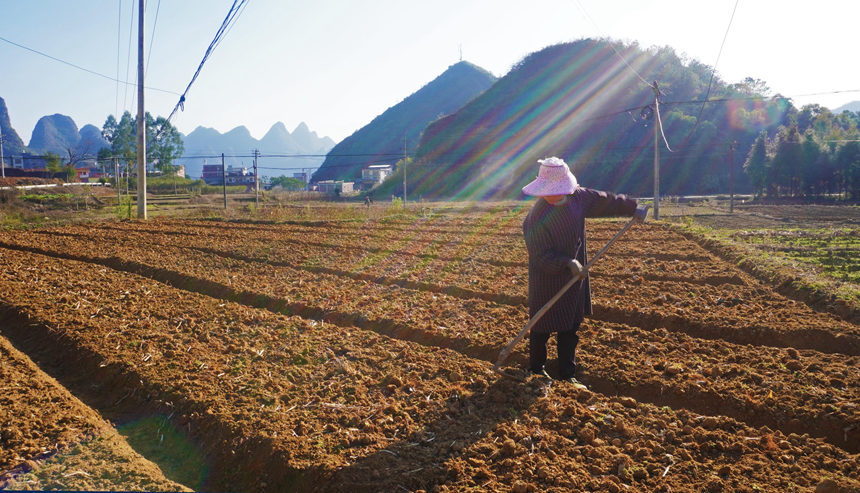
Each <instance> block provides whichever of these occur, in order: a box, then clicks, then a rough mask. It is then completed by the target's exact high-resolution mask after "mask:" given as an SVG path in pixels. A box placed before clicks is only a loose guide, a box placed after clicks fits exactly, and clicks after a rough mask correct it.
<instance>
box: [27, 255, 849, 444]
mask: <svg viewBox="0 0 860 493" xmlns="http://www.w3.org/2000/svg"><path fill="white" fill-rule="evenodd" d="M34 253H40V254H45V253H44V252H34ZM48 254H49V255H50V253H48ZM57 257H58V258H67V259H70V260H77V261H83V262H88V263H93V264H96V265H103V266H105V267H110V268H112V269H115V270H117V271H123V272H128V273H132V274H137V275H141V276H143V277H147V278H149V279H153V280H155V281H159V282H163V283H165V284H167V285H170V286H173V287H176V288H179V289H183V290H186V291H190V292H194V293H198V294H204V295H207V296H211V297H213V298H216V299H223V300H229V301H234V302H237V303H241V304H243V305H246V306H249V307H254V308H262V309H266V310H270V311H273V312H275V313H283V314H286V315H299V316H302V317H304V318H308V319H313V320H321V321H324V322H326V323H331V324H334V325H336V326H339V327H343V328H348V327H358V328H361V329H363V330H368V331H373V332H376V333H378V334H381V335H385V336H388V337H393V338H395V339H398V340H402V341H407V342H413V343H418V344H421V345H424V346H428V347H443V348H449V349H453V350H455V351H457V352H459V353H461V354H463V355H465V356H468V357H470V358H474V359H480V360H484V361H487V362H493V361H494V360H495V358H496V357H497V355H498V352H499V350H500V349H501V346H500V345H497V344H496V345H494V344H490V345H480V344H477V343H475V341H468V340H463V339H459V338H456V337H446V336H444V335H441V334H439V333H438V332H433V331H428V330H424V329H421V328H418V327H415V326H412V325H409V324H408V323H407V324H405V323H401V322H397V321H394V320H391V319H385V318H377V319H374V318H367V317H366V316H365V315H363V314H361V313H357V312H351V313H350V312H338V311H328V310H323V309H320V308H318V307H313V306H308V305H306V304H303V303H296V302H292V303H290V302H287V301H286V300H283V299H277V298H272V297H270V296H268V295H266V294H262V293H254V292H247V291H236V290H235V289H233V288H232V287H230V286H226V285H223V284H219V283H216V282H213V281H210V280H206V279H200V278H195V277H191V276H187V275H184V274H181V273H179V272H175V271H171V270H168V269H161V268H153V267H151V266H147V265H143V264H138V263H135V262H128V261H123V260H119V259H103V260H101V259H93V258H88V257H82V258H70V257H71V256H70V255H57ZM601 315H603V316H604V317H605V315H606V314H605V313H604V314H599V315H598V317H597V318H598V320H601V319H605V318H604V317H601ZM628 317H629V320H633V321H635V322H636V325H637V326H642V325H643V318H642V317H641V316H639V315H636V314H628ZM614 321H615V322H618V321H619V320H614ZM624 321H627V320H626V319H625V320H624ZM662 327H664V325H659V324H655V325H653V326H650V327H648V328H650V329H660V328H662ZM669 328H670V329H671V326H669ZM687 330H689V327H688V328H687ZM705 335H713V334H711V333H706V334H705ZM722 335H723V336H724V335H725V334H722ZM697 336H701V335H700V334H697ZM745 336H746V334H744V336H742V337H745ZM758 337H762V334H758ZM745 342H746V341H741V343H745ZM770 342H771V343H772V342H773V341H770ZM786 347H791V346H786ZM794 347H796V348H797V347H800V348H802V347H803V346H802V345H795V346H794ZM524 362H525V358H524V355H522V354H520V353H517V354H515V356H514V357H513V358H511V360H510V363H514V364H522V363H524ZM592 378H593V379H594V382H595V384H596V385H597V386H596V388H597V389H602V390H605V392H604V393H608V394H612V393H621V394H625V395H630V396H633V397H635V398H637V399H642V398H643V397H645V399H644V401H645V402H650V403H653V404H656V405H671V406H673V407H677V408H688V409H691V410H693V411H696V412H703V411H704V410H705V409H707V408H708V406H710V408H711V409H713V408H714V405H715V403H714V402H713V400H710V399H711V398H712V396H711V395H710V394H708V393H703V395H697V392H692V393H690V394H687V393H685V392H683V391H682V392H678V391H677V389H676V388H675V387H673V386H671V385H670V384H669V383H658V384H650V385H646V386H644V388H640V387H642V386H641V385H638V384H627V385H626V386H618V385H617V384H615V385H614V387H615V390H612V388H613V385H612V382H613V380H614V379H613V378H612V377H610V376H604V377H598V376H592V375H590V374H589V375H588V376H586V377H585V379H586V380H588V381H589V383H591V381H592V380H591V379H592ZM655 385H656V387H659V388H660V389H661V392H660V393H657V394H654V393H653V392H652V391H653V390H654V388H655ZM649 396H650V397H649ZM655 398H656V399H655ZM703 398H704V400H703ZM715 400H717V401H718V402H717V403H716V409H719V410H720V411H719V412H720V413H722V412H725V413H726V414H727V415H728V416H731V417H735V418H737V419H739V420H741V421H745V418H748V417H749V416H748V415H747V411H748V410H749V407H748V406H746V405H745V404H743V403H739V402H741V401H737V400H731V399H730V400H723V399H715ZM702 406H705V407H702ZM753 417H754V420H753V421H752V422H751V423H750V424H752V425H755V426H764V425H767V426H770V427H771V428H773V429H779V430H781V431H783V432H784V433H786V434H788V433H793V432H800V433H809V434H811V435H813V436H823V437H826V438H827V439H828V440H829V441H830V442H831V443H833V444H834V445H836V446H839V447H843V448H846V447H848V448H847V450H848V451H850V452H856V451H857V450H852V449H851V448H850V447H851V445H847V446H846V443H845V441H844V440H843V439H842V436H843V435H845V436H847V432H845V431H844V428H846V427H847V426H853V424H854V423H853V422H845V421H839V420H834V419H829V418H826V417H825V418H824V419H821V418H818V419H817V421H815V422H816V425H815V426H811V425H807V424H804V423H806V422H813V421H812V420H813V417H811V416H810V417H808V418H809V419H808V420H798V419H793V420H791V421H790V422H788V421H787V420H785V419H783V420H782V421H780V420H778V419H777V418H776V417H775V415H773V414H772V413H770V412H769V411H768V410H767V409H765V410H764V412H759V413H757V414H755V415H754V416H753ZM852 443H858V442H852Z"/></svg>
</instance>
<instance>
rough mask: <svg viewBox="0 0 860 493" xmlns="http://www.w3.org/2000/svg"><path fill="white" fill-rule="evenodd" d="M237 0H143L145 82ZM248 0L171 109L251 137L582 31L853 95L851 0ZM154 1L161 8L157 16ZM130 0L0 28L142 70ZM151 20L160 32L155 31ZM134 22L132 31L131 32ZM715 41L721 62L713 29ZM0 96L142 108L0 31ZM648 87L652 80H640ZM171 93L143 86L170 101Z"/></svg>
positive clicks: (341, 133)
mask: <svg viewBox="0 0 860 493" xmlns="http://www.w3.org/2000/svg"><path fill="white" fill-rule="evenodd" d="M232 3H233V2H232V0H206V1H202V0H181V1H179V0H163V1H158V0H155V1H153V0H150V1H149V2H147V5H146V11H147V13H146V17H145V19H146V25H147V27H146V31H145V36H146V39H145V44H146V47H147V50H148V48H149V46H150V43H151V44H152V50H151V53H149V52H147V53H146V57H147V58H148V59H149V64H148V65H147V76H146V82H145V85H146V86H148V87H152V88H158V89H164V90H168V91H172V92H174V93H181V92H182V91H183V90H184V89H185V87H186V85H187V84H188V82H189V81H190V80H191V77H192V75H193V74H194V71H195V70H196V69H197V66H198V64H199V62H200V60H201V59H202V57H203V54H204V52H205V50H206V47H207V46H208V45H209V43H210V42H211V41H212V38H213V37H214V35H215V32H216V31H217V29H218V27H219V26H220V25H221V22H222V20H223V19H224V16H225V15H226V14H227V11H228V10H229V9H230V6H231V4H232ZM735 4H736V2H735V0H710V1H708V2H689V1H603V0H579V1H577V0H566V1H560V0H535V1H533V2H522V1H514V0H504V1H500V0H493V1H490V0H486V1H464V0H434V1H432V2H415V1H403V0H372V1H371V0H321V1H301V2H283V1H279V0H249V2H248V3H247V7H246V8H245V10H244V12H243V13H242V15H241V17H239V18H238V20H237V21H236V24H235V26H234V27H233V28H232V29H231V30H230V31H229V32H228V33H227V34H226V36H225V37H224V39H223V41H222V43H221V44H220V45H219V46H218V47H217V48H216V50H215V51H214V53H213V54H212V56H211V57H210V59H209V60H208V62H207V63H206V64H205V65H204V67H203V69H202V71H201V73H200V76H199V78H198V79H197V81H196V82H195V84H194V85H193V86H192V87H191V90H190V91H189V93H188V98H187V101H186V102H185V110H184V111H183V112H179V113H177V115H176V116H175V117H174V119H173V123H174V124H175V125H176V126H177V127H178V128H179V130H180V131H182V132H183V133H186V134H187V133H189V132H191V131H192V130H194V129H195V128H196V127H197V126H199V125H202V126H205V127H213V128H215V129H217V130H218V131H221V132H226V131H228V130H230V129H232V128H234V127H236V126H239V125H244V126H246V127H247V128H248V129H249V130H250V132H251V134H252V135H253V136H254V137H256V138H260V137H262V136H263V134H265V132H266V131H267V130H268V129H269V128H270V127H271V126H272V125H273V124H274V123H276V122H278V121H282V122H284V123H285V124H286V126H287V128H288V129H289V130H290V131H292V130H293V129H294V128H295V127H296V126H297V125H298V124H299V123H301V122H306V123H307V124H308V126H309V127H310V129H311V130H313V131H315V132H317V134H319V135H320V136H328V137H331V138H332V139H334V140H335V141H340V140H342V139H343V138H345V137H347V136H349V135H350V134H352V133H353V132H354V131H355V130H357V129H359V128H361V127H362V126H364V125H366V124H367V123H369V122H370V121H371V120H372V119H373V118H374V117H375V116H377V115H379V114H381V113H382V112H384V111H385V110H386V109H388V108H389V107H391V106H393V105H395V104H397V103H399V102H400V101H402V100H403V99H404V98H405V97H407V96H409V95H410V94H412V93H413V92H415V91H417V90H418V89H420V88H421V87H422V86H423V85H424V84H426V83H428V82H429V81H431V80H433V79H434V78H435V77H436V76H438V75H439V74H441V73H442V72H444V71H445V69H446V68H447V67H448V66H450V65H451V64H453V63H456V62H457V61H458V60H459V59H460V57H461V53H462V58H463V59H464V60H466V61H469V62H471V63H473V64H475V65H478V66H480V67H483V68H485V69H487V70H489V71H490V72H492V73H493V74H495V75H496V76H503V75H504V74H505V73H507V71H508V70H509V69H510V68H511V66H512V65H514V64H515V63H517V62H518V61H519V60H520V59H522V58H523V57H524V56H525V55H527V54H529V53H531V52H534V51H537V50H539V49H541V48H543V47H545V46H548V45H552V44H556V43H560V42H565V41H572V40H576V39H580V38H584V37H611V38H614V39H619V40H622V41H625V42H634V41H635V42H637V43H639V45H640V46H642V47H649V46H654V45H656V46H671V47H672V48H674V49H675V50H676V51H677V52H678V53H679V54H684V55H686V56H687V57H688V58H695V59H697V60H699V61H700V62H702V63H705V64H707V65H709V66H713V65H714V64H715V63H716V64H717V75H718V76H719V77H720V78H721V79H722V80H724V81H726V82H730V83H731V82H738V81H740V80H742V79H743V78H745V77H747V76H750V77H755V78H758V79H763V80H764V81H766V82H767V84H768V85H769V87H770V88H771V90H772V93H780V94H783V95H786V96H789V97H792V98H793V100H794V103H795V105H796V106H800V105H803V104H809V103H818V104H822V105H824V106H827V107H830V108H835V107H838V106H840V105H843V104H845V103H848V102H851V101H856V100H860V66H858V64H857V63H856V60H854V58H853V57H852V56H851V55H850V53H851V50H852V49H853V46H854V44H855V42H856V29H855V27H856V26H855V23H856V20H857V19H858V18H860V3H856V2H849V1H818V2H812V3H810V2H800V1H779V2H777V1H750V0H743V1H739V2H737V10H736V12H735V15H734V19H733V20H732V23H731V26H730V27H729V21H730V19H731V17H732V11H733V9H734V8H735ZM156 11H157V12H158V13H157V16H156ZM132 12H135V13H136V12H137V6H136V4H134V2H133V0H120V2H119V3H118V2H117V1H116V0H111V1H107V0H90V1H87V2H68V1H65V0H39V1H28V0H0V37H2V38H5V39H6V40H8V41H11V42H14V43H17V44H19V45H23V46H26V47H28V48H31V49H33V50H38V51H40V52H43V53H45V54H47V55H50V56H52V57H55V58H58V59H61V60H64V61H66V62H69V63H72V64H75V65H78V66H80V67H83V68H86V69H88V70H91V71H94V72H98V73H100V74H104V75H107V76H109V77H111V78H119V79H121V80H129V81H131V82H132V83H135V82H136V77H137V76H136V63H137V54H136V49H137V48H136V45H137V38H136V36H137V27H136V26H137V19H136V18H135V19H132V18H131V13H132ZM153 26H154V28H155V29H154V35H153ZM130 28H131V34H132V35H133V36H132V38H130V36H129V34H130ZM727 28H728V34H727V37H726V42H725V46H724V48H723V51H722V55H721V56H720V58H719V62H718V63H717V55H718V53H719V50H720V45H721V43H722V41H723V37H724V35H726V29H727ZM0 61H2V66H3V76H2V77H0V97H2V98H4V99H5V101H6V104H7V106H8V108H9V114H10V118H11V121H12V126H13V127H14V128H15V129H16V130H17V131H18V133H19V134H20V136H21V138H22V139H23V140H24V142H25V143H27V142H29V140H30V134H31V132H32V130H33V127H34V126H35V124H36V122H37V121H38V119H39V118H40V117H42V116H45V115H50V114H54V113H61V114H64V115H68V116H70V117H72V118H73V119H74V120H75V122H76V123H77V125H78V127H82V126H83V125H85V124H93V125H96V126H97V127H101V126H102V124H103V123H104V121H105V118H106V117H107V115H109V114H115V113H117V112H118V113H122V112H123V111H124V110H130V111H131V112H132V113H134V112H135V111H136V100H135V89H134V87H133V86H125V85H119V84H117V83H116V82H114V81H111V80H107V79H105V78H102V77H99V76H97V75H93V74H91V73H88V72H85V71H82V70H78V69H76V68H73V67H70V66H68V65H65V64H62V63H60V62H58V61H55V60H52V59H49V58H46V57H44V56H41V55H38V54H35V53H33V52H31V51H27V50H25V49H23V48H21V47H19V46H15V45H13V44H10V43H9V42H6V41H2V40H0ZM646 89H647V88H646ZM177 101H178V96H177V95H175V94H170V93H164V92H158V91H155V90H148V91H147V92H146V107H147V110H148V111H150V112H151V113H153V114H155V115H163V116H166V115H167V114H169V113H170V111H171V110H172V109H173V106H174V105H175V104H176V103H177Z"/></svg>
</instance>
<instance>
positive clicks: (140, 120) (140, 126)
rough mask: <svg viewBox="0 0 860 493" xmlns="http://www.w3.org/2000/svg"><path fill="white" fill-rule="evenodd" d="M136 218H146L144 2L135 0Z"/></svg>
mask: <svg viewBox="0 0 860 493" xmlns="http://www.w3.org/2000/svg"><path fill="white" fill-rule="evenodd" d="M137 3H138V14H137V218H138V219H146V113H145V111H144V105H143V13H144V10H146V2H145V1H144V0H137Z"/></svg>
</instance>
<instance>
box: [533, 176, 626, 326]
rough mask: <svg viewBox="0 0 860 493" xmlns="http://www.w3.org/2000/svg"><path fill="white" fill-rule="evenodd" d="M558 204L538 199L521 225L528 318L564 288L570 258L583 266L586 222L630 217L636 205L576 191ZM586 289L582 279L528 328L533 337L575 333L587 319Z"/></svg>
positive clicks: (620, 197) (588, 293) (595, 192)
mask: <svg viewBox="0 0 860 493" xmlns="http://www.w3.org/2000/svg"><path fill="white" fill-rule="evenodd" d="M567 198H568V200H567V202H566V203H565V204H563V205H558V206H554V205H551V204H550V203H549V202H547V201H546V200H544V199H538V200H537V202H536V203H535V205H534V206H533V207H532V209H531V211H529V214H528V216H526V219H525V221H524V222H523V235H524V236H525V242H526V249H527V250H528V252H529V317H532V316H534V314H535V313H537V312H538V310H540V309H541V307H543V305H544V304H546V302H547V301H549V300H550V298H552V297H553V296H555V294H556V293H557V292H558V290H559V289H561V288H562V287H564V285H565V284H567V282H568V281H569V280H570V278H571V276H572V274H571V272H570V270H569V269H568V267H567V264H568V262H569V261H570V259H572V258H575V259H577V260H579V262H580V263H581V264H582V265H583V266H584V265H585V264H586V263H588V252H587V250H586V245H585V218H586V217H607V216H632V215H633V213H634V212H635V211H636V201H635V200H633V199H628V198H627V197H625V196H624V195H617V196H616V195H613V194H611V193H607V192H601V191H598V190H591V189H588V188H582V187H579V188H577V189H576V190H574V192H573V193H572V194H570V195H568V196H567ZM591 313H592V312H591V287H590V284H589V279H588V277H587V276H586V278H585V280H584V281H580V282H577V283H576V284H574V285H573V286H572V287H571V288H570V289H569V290H568V291H567V292H566V293H565V294H564V296H562V297H561V299H559V300H558V301H557V302H556V303H555V305H553V307H552V308H551V309H550V310H549V311H547V312H546V313H545V314H544V316H543V318H541V319H540V321H538V323H537V324H535V325H534V327H532V330H533V331H535V332H536V333H549V332H565V331H568V330H575V329H576V328H577V327H579V324H580V323H582V320H583V318H584V317H585V315H591Z"/></svg>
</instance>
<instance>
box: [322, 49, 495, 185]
mask: <svg viewBox="0 0 860 493" xmlns="http://www.w3.org/2000/svg"><path fill="white" fill-rule="evenodd" d="M495 81H496V77H495V76H493V74H491V73H490V72H488V71H486V70H484V69H482V68H480V67H478V66H476V65H473V64H471V63H469V62H465V61H462V62H458V63H456V64H454V65H451V66H450V67H448V69H447V70H445V72H443V73H442V74H441V75H439V76H438V77H437V78H435V79H434V80H433V81H431V82H429V83H428V84H426V85H425V86H423V87H422V88H421V89H419V90H418V91H416V92H415V93H413V94H412V95H410V96H409V97H407V98H406V99H404V100H403V101H401V102H400V103H398V104H396V105H395V106H392V107H391V108H388V109H387V110H385V112H383V113H382V114H381V115H379V116H377V117H376V118H374V119H373V120H372V121H371V122H370V123H368V124H367V125H365V126H364V127H362V128H360V129H359V130H357V131H355V132H354V133H353V134H352V135H350V136H349V137H347V138H345V139H344V140H343V141H341V142H340V143H338V144H337V145H336V146H334V148H333V149H332V150H331V152H330V153H329V155H328V156H327V157H326V159H325V161H324V162H323V163H322V166H320V168H319V169H318V170H317V171H316V173H314V175H313V178H312V180H313V181H321V180H331V179H338V180H350V181H351V180H357V179H360V178H361V169H362V168H363V167H365V166H367V165H369V164H379V163H390V164H394V163H395V162H397V160H398V159H399V156H401V155H402V154H403V153H404V145H405V147H406V149H407V150H409V151H410V152H411V150H412V149H414V148H415V147H416V145H417V144H418V139H419V137H420V135H421V132H422V131H423V130H424V128H425V127H426V126H427V124H428V123H430V122H432V121H434V120H437V119H438V118H440V117H443V116H445V115H448V114H451V113H453V112H455V111H457V110H458V109H460V108H461V107H462V106H463V105H464V104H466V103H467V102H469V101H470V100H471V99H473V98H474V97H475V96H477V95H478V94H481V93H482V92H484V91H485V90H487V88H489V87H490V86H491V85H492V84H493V83H494V82H495ZM404 140H405V142H404Z"/></svg>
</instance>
